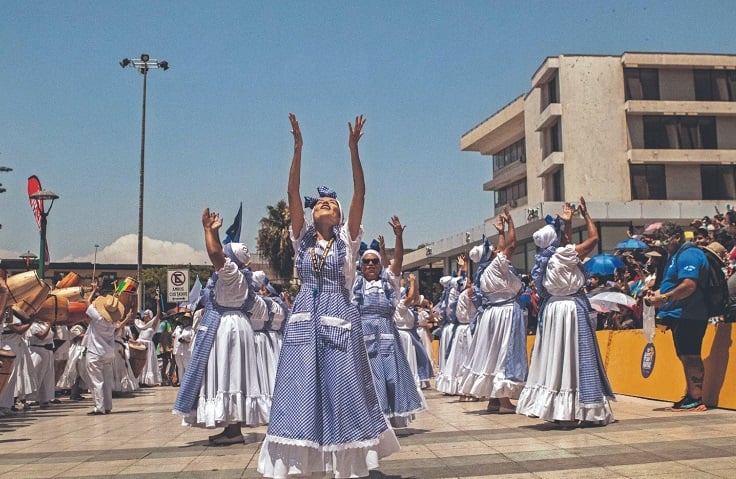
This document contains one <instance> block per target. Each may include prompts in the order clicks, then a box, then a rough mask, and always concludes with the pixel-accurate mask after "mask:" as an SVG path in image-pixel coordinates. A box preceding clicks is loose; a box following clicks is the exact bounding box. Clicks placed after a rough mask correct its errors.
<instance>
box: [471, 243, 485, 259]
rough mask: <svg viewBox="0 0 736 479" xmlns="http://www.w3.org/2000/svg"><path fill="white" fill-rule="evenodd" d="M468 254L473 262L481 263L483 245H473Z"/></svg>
mask: <svg viewBox="0 0 736 479" xmlns="http://www.w3.org/2000/svg"><path fill="white" fill-rule="evenodd" d="M468 256H470V261H472V262H473V263H480V260H481V258H482V257H483V245H482V244H479V245H476V246H473V248H472V249H471V250H470V253H469V254H468Z"/></svg>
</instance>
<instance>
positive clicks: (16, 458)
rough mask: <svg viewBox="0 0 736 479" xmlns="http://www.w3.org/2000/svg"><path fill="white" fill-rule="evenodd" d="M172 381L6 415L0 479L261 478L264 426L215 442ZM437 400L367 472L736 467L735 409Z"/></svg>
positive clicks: (715, 471) (673, 473)
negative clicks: (511, 405) (603, 416)
mask: <svg viewBox="0 0 736 479" xmlns="http://www.w3.org/2000/svg"><path fill="white" fill-rule="evenodd" d="M175 396H176V389H174V388H170V387H161V388H151V389H143V390H141V391H140V392H139V393H137V394H136V395H135V396H133V397H129V398H116V399H114V400H113V413H112V414H110V415H106V416H88V415H87V414H86V413H87V412H88V411H90V410H91V407H92V406H91V401H90V400H89V399H88V400H86V401H82V402H72V401H69V400H67V399H62V403H61V404H58V405H52V407H51V408H50V409H46V410H39V409H38V408H33V409H32V410H30V411H26V412H20V413H17V414H15V415H12V416H7V417H3V418H0V448H2V451H3V452H2V454H0V479H3V478H35V477H39V478H51V477H59V478H61V477H64V478H79V477H87V478H89V477H99V478H103V477H115V478H157V479H158V478H164V479H168V478H178V477H181V478H257V477H260V475H259V474H258V473H257V471H256V464H257V460H258V451H259V448H260V444H261V441H262V439H263V436H264V434H265V431H266V428H265V427H259V428H254V429H250V430H247V431H246V430H244V432H247V436H246V441H247V443H246V444H244V445H242V446H241V445H236V446H227V447H211V446H209V445H208V442H207V436H208V435H210V434H213V432H212V431H211V430H201V429H192V428H185V427H181V426H180V425H179V420H178V419H177V417H175V416H173V415H172V414H171V406H172V404H173V402H174V398H175ZM427 399H428V402H429V405H430V410H429V411H427V412H425V413H423V414H421V415H419V416H418V417H417V420H416V421H415V422H414V423H412V427H410V428H407V429H400V430H398V431H397V435H398V436H399V440H400V442H401V446H402V448H401V451H400V452H398V453H396V454H394V455H392V456H390V457H388V458H386V459H384V460H383V461H382V463H381V468H380V470H378V471H373V472H372V473H371V475H370V478H371V479H381V478H385V479H410V478H415V479H433V478H438V479H439V478H442V479H444V478H464V479H480V478H515V479H525V478H545V479H552V478H564V479H573V478H586V479H587V478H662V479H664V478H667V479H678V478H682V479H693V478H705V477H708V478H715V477H720V478H733V477H736V411H730V410H723V409H712V410H709V411H707V412H703V413H676V412H671V411H667V410H666V406H668V405H669V403H662V402H658V401H650V400H645V399H640V398H634V397H626V396H619V398H618V401H617V402H616V403H614V404H613V408H614V414H615V416H616V419H617V421H616V422H615V423H613V424H610V425H608V426H606V427H594V428H583V429H574V430H559V429H554V428H553V427H552V425H551V424H547V423H544V422H542V421H539V420H536V419H531V418H527V417H523V416H518V415H515V414H503V415H499V414H489V413H486V412H485V403H482V402H459V401H458V400H457V398H454V397H448V396H443V395H442V394H440V393H437V392H436V391H427Z"/></svg>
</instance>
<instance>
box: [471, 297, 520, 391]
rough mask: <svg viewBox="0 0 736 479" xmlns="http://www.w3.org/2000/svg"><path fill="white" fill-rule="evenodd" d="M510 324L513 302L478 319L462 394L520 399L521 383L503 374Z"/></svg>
mask: <svg viewBox="0 0 736 479" xmlns="http://www.w3.org/2000/svg"><path fill="white" fill-rule="evenodd" d="M513 321H514V303H509V304H504V305H501V306H493V307H490V308H488V309H486V310H485V311H484V312H483V315H482V316H481V317H480V318H478V323H477V324H476V328H475V334H474V335H473V339H472V341H471V343H470V351H469V352H468V360H467V361H466V363H465V365H464V366H463V372H462V375H463V383H462V387H461V392H462V394H464V395H466V396H473V397H477V398H511V399H517V398H518V397H519V394H520V393H521V390H522V389H523V388H524V382H518V381H513V380H511V379H508V378H506V375H505V370H506V356H507V354H508V350H509V343H510V341H511V330H512V327H513ZM523 347H524V348H526V344H524V345H523Z"/></svg>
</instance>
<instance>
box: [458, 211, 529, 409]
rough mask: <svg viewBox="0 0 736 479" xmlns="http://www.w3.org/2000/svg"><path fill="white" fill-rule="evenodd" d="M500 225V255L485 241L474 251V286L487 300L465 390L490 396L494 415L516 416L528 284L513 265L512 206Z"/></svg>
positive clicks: (524, 361)
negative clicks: (523, 300)
mask: <svg viewBox="0 0 736 479" xmlns="http://www.w3.org/2000/svg"><path fill="white" fill-rule="evenodd" d="M494 226H495V228H496V231H497V232H498V245H497V247H496V249H495V251H494V250H493V249H492V248H491V247H490V244H489V243H488V240H487V239H484V241H483V244H482V245H479V246H476V247H475V248H473V251H471V253H470V256H471V258H473V261H475V262H476V263H479V265H478V271H477V273H476V276H475V278H476V281H475V285H474V286H473V287H474V288H477V291H476V295H475V297H477V298H479V299H481V301H480V306H479V308H478V315H477V316H476V322H475V329H474V330H475V332H474V334H473V339H472V341H471V344H470V351H469V353H468V361H467V362H466V363H465V366H464V367H463V385H462V388H461V389H462V393H463V394H464V395H468V396H472V397H475V398H490V400H489V402H488V407H487V410H488V411H489V412H499V413H513V412H514V411H515V408H514V405H513V404H512V403H511V401H510V399H518V398H519V394H520V393H521V390H522V389H523V387H524V383H525V381H526V375H527V357H526V324H525V322H524V314H523V311H522V308H521V303H520V302H519V296H520V294H521V292H522V291H523V286H524V285H523V283H522V281H521V279H520V278H519V276H518V275H517V274H516V270H515V269H514V267H513V266H512V265H511V258H512V257H513V255H514V250H515V249H516V231H515V229H514V222H513V220H512V218H511V215H510V214H509V210H508V207H506V208H504V213H503V214H502V215H499V216H498V220H497V221H496V223H495V225H494ZM505 227H508V236H507V235H506V231H505ZM494 253H495V254H494Z"/></svg>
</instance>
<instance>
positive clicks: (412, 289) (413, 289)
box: [402, 273, 419, 306]
mask: <svg viewBox="0 0 736 479" xmlns="http://www.w3.org/2000/svg"><path fill="white" fill-rule="evenodd" d="M417 293H419V287H418V286H417V277H416V276H414V274H413V273H412V274H410V275H409V286H408V289H407V291H406V296H404V298H403V299H402V301H403V302H404V304H405V305H406V306H411V305H412V304H414V303H415V302H416V300H417V298H419V295H418V294H417Z"/></svg>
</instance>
